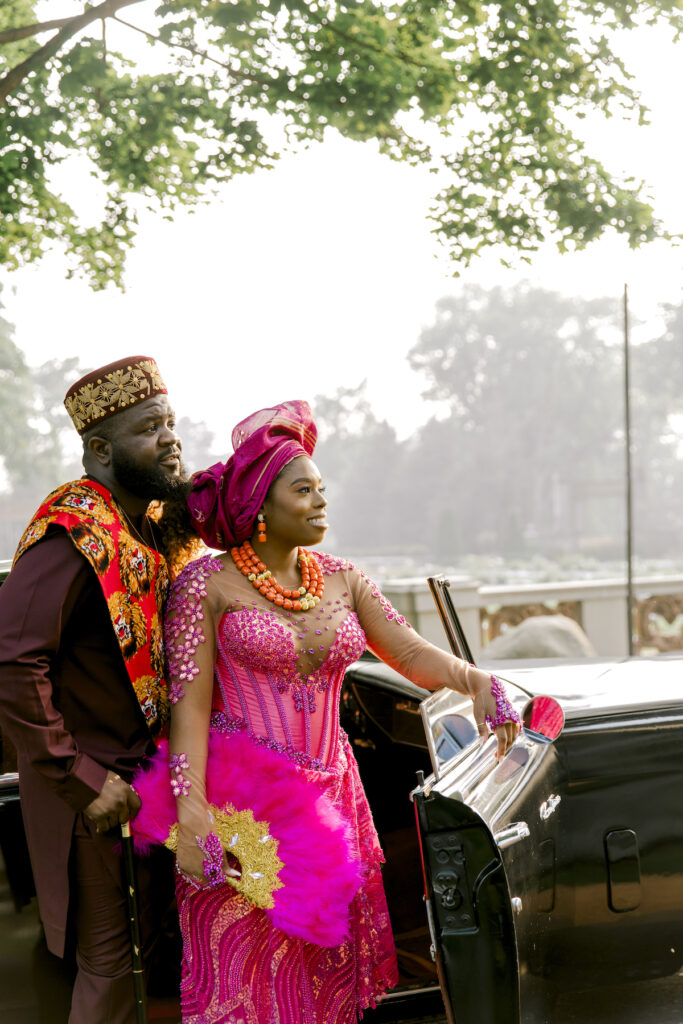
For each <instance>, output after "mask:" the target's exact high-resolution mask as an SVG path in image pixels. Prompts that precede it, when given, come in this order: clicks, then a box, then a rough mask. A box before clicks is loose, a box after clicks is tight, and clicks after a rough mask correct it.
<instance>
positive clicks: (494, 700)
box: [472, 676, 519, 761]
mask: <svg viewBox="0 0 683 1024" xmlns="http://www.w3.org/2000/svg"><path fill="white" fill-rule="evenodd" d="M472 704H473V707H474V718H475V721H476V723H477V729H478V730H479V735H480V736H481V739H482V742H485V741H486V740H487V739H488V736H489V722H490V723H491V724H492V727H493V731H494V733H495V736H496V740H497V743H498V746H497V748H496V754H495V756H496V759H497V760H498V761H500V760H502V759H503V758H504V757H505V755H506V754H507V752H508V751H509V750H510V748H511V747H512V744H513V743H514V742H515V740H516V739H517V736H518V735H519V716H518V715H517V712H516V711H514V709H513V708H512V705H511V704H510V703H509V701H508V700H507V696H506V694H505V689H504V687H503V685H502V683H501V682H500V680H498V679H497V678H496V676H491V677H490V682H489V685H488V686H484V687H483V688H482V689H481V690H480V691H479V693H478V694H477V695H476V696H475V697H474V698H473V700H472ZM505 714H508V715H510V717H509V718H506V720H505V721H501V717H502V716H503V715H505ZM496 723H498V724H496Z"/></svg>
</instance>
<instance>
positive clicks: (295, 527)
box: [263, 455, 327, 547]
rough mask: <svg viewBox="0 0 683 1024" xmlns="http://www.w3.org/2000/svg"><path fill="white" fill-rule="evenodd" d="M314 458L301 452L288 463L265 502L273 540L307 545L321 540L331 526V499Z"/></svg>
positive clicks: (295, 544)
mask: <svg viewBox="0 0 683 1024" xmlns="http://www.w3.org/2000/svg"><path fill="white" fill-rule="evenodd" d="M324 491H325V488H324V487H323V486H322V479H321V477H320V473H319V472H318V467H317V466H316V464H315V462H314V461H313V459H310V458H309V457H308V455H300V456H299V457H298V458H296V459H292V461H291V462H289V463H287V465H286V466H285V468H284V469H283V470H282V472H281V473H280V475H279V476H278V478H277V479H276V480H275V481H274V483H273V485H272V487H271V488H270V490H269V491H268V497H267V498H266V500H265V501H264V503H263V514H264V515H265V517H266V531H267V534H268V539H269V540H271V539H272V540H276V541H280V542H284V543H287V544H290V545H291V546H292V547H296V546H297V545H301V546H302V547H307V546H309V545H311V544H319V543H320V542H321V541H322V539H323V537H324V536H325V531H326V530H327V518H326V515H325V509H326V507H327V501H326V499H325V494H324Z"/></svg>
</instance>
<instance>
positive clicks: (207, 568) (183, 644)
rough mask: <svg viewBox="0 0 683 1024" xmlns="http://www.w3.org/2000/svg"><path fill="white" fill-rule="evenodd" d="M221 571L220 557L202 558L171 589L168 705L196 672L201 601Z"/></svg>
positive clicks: (167, 627) (167, 637) (181, 693)
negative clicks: (210, 582)
mask: <svg viewBox="0 0 683 1024" xmlns="http://www.w3.org/2000/svg"><path fill="white" fill-rule="evenodd" d="M222 569H223V563H222V562H221V560H220V558H217V557H215V556H214V555H205V556H204V557H203V558H198V559H197V561H196V562H191V563H190V564H189V565H188V566H186V567H185V568H184V569H183V571H182V572H181V573H180V575H179V576H178V578H177V580H176V581H175V583H174V585H173V587H172V588H171V594H170V596H169V599H168V606H167V609H166V623H165V630H164V632H165V640H166V651H167V657H168V669H169V687H168V699H169V701H170V702H171V704H177V703H178V701H179V700H180V698H181V697H184V696H185V689H184V685H183V684H184V683H188V682H191V681H192V679H194V677H195V676H196V675H197V673H198V672H199V666H198V665H197V663H196V662H195V660H194V658H195V654H196V652H197V647H198V646H199V644H203V643H206V637H205V636H204V630H203V629H202V626H201V623H202V622H203V620H204V612H203V611H202V607H201V603H200V601H201V599H202V598H204V597H206V581H207V580H208V579H209V578H210V577H211V575H212V574H213V573H215V572H220V571H221V570H222Z"/></svg>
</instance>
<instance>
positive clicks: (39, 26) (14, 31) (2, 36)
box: [0, 18, 73, 45]
mask: <svg viewBox="0 0 683 1024" xmlns="http://www.w3.org/2000/svg"><path fill="white" fill-rule="evenodd" d="M70 21H73V18H57V20H56V21H36V22H34V23H33V25H22V27H21V28H8V29H5V31H4V32H0V45H2V44H3V43H16V42H17V40H18V39H28V38H29V36H38V35H40V33H41V32H49V31H50V29H53V28H61V27H62V25H68V24H69V22H70Z"/></svg>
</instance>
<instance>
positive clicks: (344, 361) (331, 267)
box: [0, 4, 683, 451]
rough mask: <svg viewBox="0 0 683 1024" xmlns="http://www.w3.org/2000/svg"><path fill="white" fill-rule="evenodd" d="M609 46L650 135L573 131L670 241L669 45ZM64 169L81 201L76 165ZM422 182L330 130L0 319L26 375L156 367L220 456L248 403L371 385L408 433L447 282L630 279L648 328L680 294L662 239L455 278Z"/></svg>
mask: <svg viewBox="0 0 683 1024" xmlns="http://www.w3.org/2000/svg"><path fill="white" fill-rule="evenodd" d="M55 6H56V5H55V4H51V5H50V7H51V8H52V7H55ZM134 10H135V9H134V8H132V9H131V14H130V20H135V19H134V17H133V12H134ZM54 13H55V15H56V14H57V13H58V12H57V11H56V10H55V12H54ZM622 49H623V52H624V53H625V54H626V55H627V59H628V61H629V63H630V66H631V67H632V69H633V70H634V71H636V72H637V76H638V79H637V80H638V84H639V86H640V88H641V90H642V93H643V95H644V97H645V99H646V101H647V102H648V103H649V105H650V107H651V109H652V111H653V116H652V120H653V124H652V127H641V128H638V127H637V126H635V125H623V124H618V123H617V122H616V121H615V120H614V119H613V120H612V121H611V122H608V123H607V124H604V123H602V122H600V123H596V124H593V125H589V126H587V130H586V134H587V135H589V138H590V141H591V142H592V144H593V149H594V150H595V151H596V152H597V155H599V156H601V157H602V159H603V161H604V162H605V163H606V164H607V165H608V167H610V168H611V169H613V170H614V171H617V172H619V171H622V170H623V171H624V172H626V171H629V172H630V173H632V174H634V175H636V176H638V177H642V178H644V179H646V180H647V182H648V183H649V185H650V186H651V193H652V195H653V196H654V198H655V203H656V209H657V211H658V214H659V216H660V217H661V218H662V219H663V220H664V221H665V223H666V225H667V227H668V228H669V230H670V231H673V232H676V231H681V232H683V198H682V195H681V184H680V183H681V171H680V168H681V165H682V162H683V160H682V158H683V141H682V138H681V131H680V96H681V95H683V61H681V59H680V58H681V52H680V46H674V44H673V43H672V42H671V41H670V40H669V39H667V38H666V37H665V35H664V33H662V32H652V31H649V30H639V31H638V33H636V34H634V35H633V36H632V37H631V39H630V40H624V42H623V44H622ZM66 171H67V173H68V174H69V175H70V178H71V185H72V187H73V184H74V182H77V183H78V187H79V188H81V187H83V188H84V191H83V194H84V196H87V194H88V189H87V187H85V186H82V182H81V179H82V169H81V168H80V167H79V166H78V165H77V163H76V162H73V163H72V164H71V166H70V167H68V168H66ZM67 184H68V182H67ZM434 185H435V183H434V179H433V178H432V177H431V176H430V175H428V174H427V173H426V172H422V171H419V170H413V169H410V168H407V167H403V166H400V165H396V164H392V163H391V162H390V161H388V160H387V159H385V158H382V157H380V156H379V155H378V154H377V152H376V149H375V147H374V145H372V144H367V145H361V144H356V143H350V142H347V141H345V140H342V139H340V138H339V137H336V136H331V137H330V138H329V140H328V141H326V142H325V144H324V145H322V146H318V147H316V148H314V149H312V150H310V151H308V152H307V153H303V154H301V155H300V156H297V157H292V158H288V159H286V160H283V161H282V162H281V164H280V165H279V166H278V167H277V168H276V169H275V170H273V171H269V172H263V173H258V174H255V175H253V176H251V177H245V178H242V179H237V180H235V181H234V182H233V183H232V184H230V185H229V186H226V187H224V188H223V189H222V191H221V193H220V196H219V198H217V199H215V200H213V201H212V202H211V203H210V205H208V206H206V207H204V208H200V209H199V210H198V211H197V212H196V213H195V214H193V215H190V214H188V213H187V212H181V213H179V214H178V215H177V216H176V219H175V221H174V222H173V223H168V222H166V221H163V220H161V219H160V218H159V219H155V218H153V217H151V216H144V217H143V218H142V223H141V226H140V231H139V235H138V242H137V244H136V248H135V251H134V252H133V253H132V255H131V256H130V258H129V263H128V269H127V272H126V292H125V294H121V293H120V292H118V291H116V290H113V289H112V290H109V291H107V292H105V293H102V292H100V293H93V292H91V291H90V289H89V288H88V286H87V285H86V284H85V283H83V282H82V281H78V280H72V281H67V280H65V272H66V265H65V261H64V260H63V258H62V257H61V256H60V255H59V254H57V253H55V254H52V255H51V256H49V257H48V258H46V259H45V260H44V261H43V262H42V263H41V264H39V265H36V266H33V267H29V268H26V269H23V270H21V271H17V272H14V273H12V274H8V273H5V274H2V275H0V280H1V281H2V282H3V283H4V286H5V288H4V291H3V294H2V301H3V302H4V304H5V307H6V308H5V315H6V317H7V318H8V319H9V320H10V321H12V322H13V323H14V324H15V325H16V335H15V340H16V342H17V344H18V345H19V347H20V348H21V349H22V350H23V351H24V352H25V354H26V356H27V358H28V360H29V362H30V363H32V364H37V363H40V362H42V361H43V360H45V359H48V358H51V357H60V358H64V357H67V356H73V355H77V356H78V357H79V359H80V360H81V363H82V364H83V365H84V366H86V367H92V366H96V365H99V364H102V363H105V362H109V361H110V360H112V359H115V358H118V357H119V356H124V355H129V354H134V353H138V352H140V353H143V354H150V355H153V356H155V357H156V358H157V360H158V362H159V364H160V367H161V370H162V373H163V375H164V377H165V379H166V382H167V384H168V386H169V391H170V393H171V397H172V400H173V402H174V404H175V407H176V410H177V412H178V414H179V415H187V416H190V417H191V418H192V419H195V420H204V421H206V422H207V423H208V425H209V426H210V428H211V429H212V430H213V431H214V432H215V433H216V435H217V441H216V448H217V450H220V448H221V443H220V438H221V437H223V438H225V448H226V451H228V450H229V447H228V438H229V434H230V429H231V427H232V426H233V424H234V423H235V422H237V421H238V420H239V419H240V418H242V417H243V416H244V415H246V414H247V413H249V412H251V411H253V410H254V409H256V408H259V407H261V406H263V405H267V404H269V403H272V402H276V401H280V400H283V399H288V398H307V399H312V398H313V397H314V396H315V395H316V394H319V393H326V394H331V393H333V392H334V391H335V390H336V389H337V388H338V387H342V386H344V387H355V386H357V385H358V384H359V383H360V382H361V381H362V380H364V379H366V378H367V380H368V392H369V395H370V397H371V399H372V401H373V403H374V407H375V410H376V412H377V414H378V415H380V416H383V417H386V418H387V419H388V420H389V421H390V422H391V423H392V424H393V425H394V426H395V427H396V428H397V430H398V431H399V434H400V435H401V436H404V435H406V434H408V433H410V432H411V431H412V430H413V429H414V428H415V426H416V425H417V424H419V423H420V422H422V421H423V420H425V419H426V418H427V417H428V415H429V414H430V413H431V412H432V411H433V410H432V409H430V408H429V407H428V406H426V405H425V403H424V402H423V401H422V399H421V397H420V392H421V389H422V382H421V379H420V378H419V377H418V376H417V375H415V374H414V373H413V372H412V371H411V370H410V369H409V367H408V364H407V362H406V358H405V357H406V354H407V352H408V350H409V349H410V348H411V346H412V345H413V344H414V343H415V342H416V340H417V338H418V336H419V333H420V330H421V328H422V327H423V326H424V325H426V324H428V323H430V322H431V320H432V318H433V310H434V304H435V302H436V300H437V299H438V298H440V297H442V296H444V295H446V294H452V293H454V292H457V291H458V289H459V288H460V286H461V284H460V282H462V283H479V284H483V285H484V286H492V285H494V284H501V285H503V286H513V285H514V284H515V283H517V282H518V281H520V280H525V279H527V280H530V281H531V282H532V283H533V284H534V285H540V286H543V287H547V288H550V289H554V290H557V291H562V292H565V293H568V294H573V295H578V296H581V297H584V298H586V299H588V298H591V297H594V296H597V295H614V296H620V295H621V293H622V290H623V285H624V283H625V282H628V284H629V289H630V293H631V299H632V305H633V309H634V311H635V312H636V313H637V314H639V315H640V316H642V317H645V318H647V319H649V320H650V321H652V319H653V318H654V317H655V316H656V310H657V306H658V304H659V303H661V302H678V301H680V300H681V284H682V283H683V276H682V275H681V268H682V265H683V248H678V249H677V248H674V247H673V246H671V245H669V244H664V243H657V244H656V245H653V246H650V247H649V248H647V249H645V250H643V251H641V252H640V253H631V252H630V251H629V250H628V247H627V246H626V244H625V243H624V242H622V241H620V240H618V239H616V238H605V239H603V240H601V241H600V242H598V243H594V244H593V246H592V247H591V248H590V249H589V250H587V251H586V252H584V253H581V254H575V255H565V256H559V255H558V254H557V253H555V251H554V250H553V251H546V252H543V253H541V254H539V255H538V256H537V257H536V258H535V259H534V260H533V263H532V265H531V266H530V267H527V266H524V267H523V269H521V270H514V271H509V270H505V269H504V268H503V267H502V266H501V265H500V264H499V262H498V261H499V257H500V255H505V256H509V254H507V253H496V254H493V255H491V256H489V257H487V258H486V259H485V260H479V261H478V262H476V263H475V264H474V265H473V266H472V268H471V269H470V270H468V271H465V272H464V273H463V275H462V277H461V278H460V282H458V281H454V280H453V278H452V276H451V273H452V268H451V267H450V266H449V264H448V263H447V261H446V260H445V258H444V256H443V254H442V253H440V250H439V246H438V244H437V242H436V240H435V239H434V237H433V235H432V234H431V225H430V222H429V221H428V219H427V213H428V210H429V205H430V200H431V197H432V194H433V191H434Z"/></svg>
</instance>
